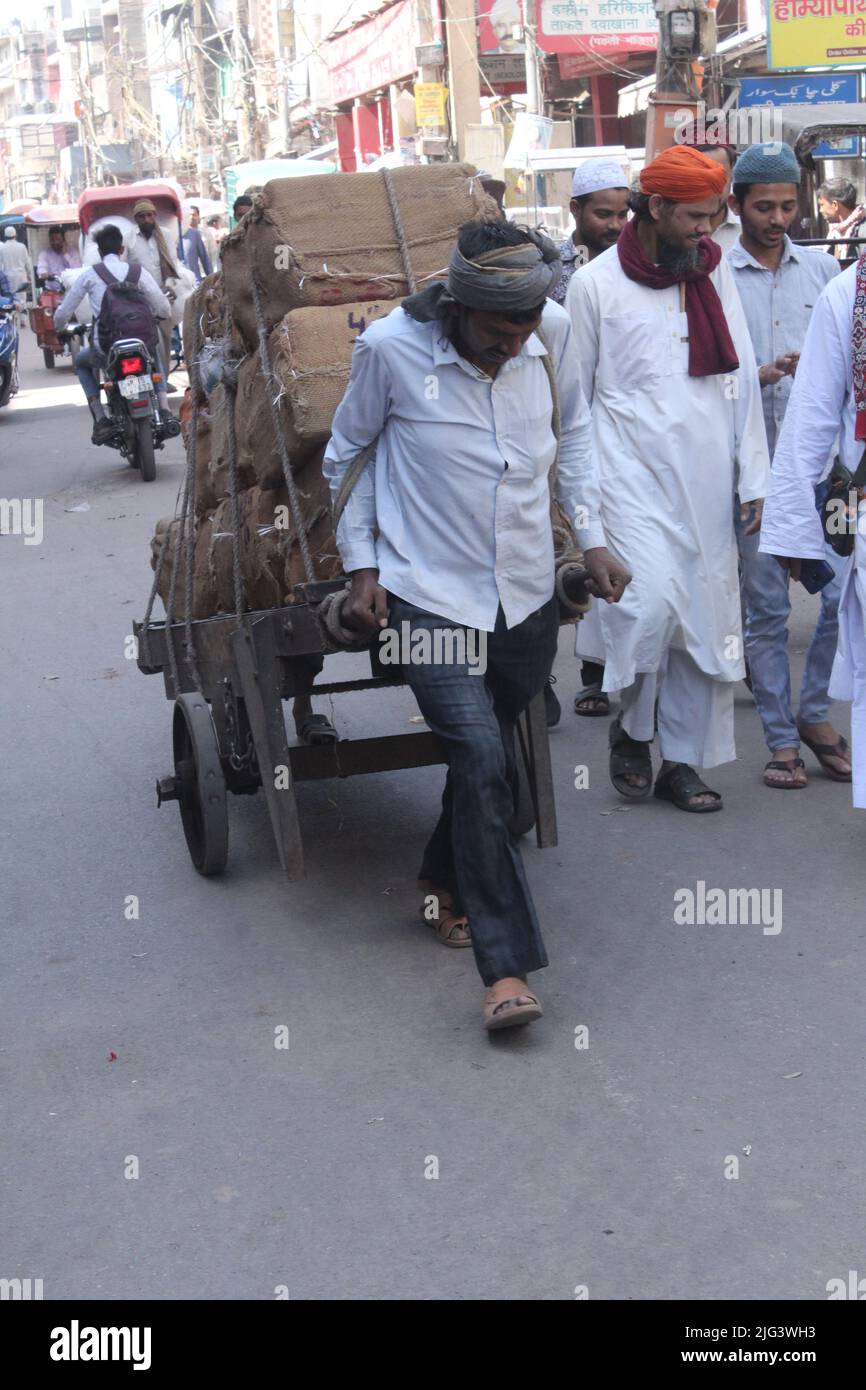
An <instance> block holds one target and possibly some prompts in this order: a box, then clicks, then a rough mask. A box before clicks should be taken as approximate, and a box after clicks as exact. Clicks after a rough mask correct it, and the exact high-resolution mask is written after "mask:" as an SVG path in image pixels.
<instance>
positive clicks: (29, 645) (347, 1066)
mask: <svg viewBox="0 0 866 1390" xmlns="http://www.w3.org/2000/svg"><path fill="white" fill-rule="evenodd" d="M23 337H24V349H23V353H24V365H23V373H22V390H21V393H20V395H19V396H18V397H17V398H16V399H15V401H14V402H13V404H12V406H11V408H9V409H5V410H3V411H0V496H2V497H4V498H7V499H9V498H16V497H17V498H42V499H44V537H43V540H42V543H41V544H34V545H26V544H25V543H24V538H23V537H21V536H14V535H4V536H2V537H0V557H2V597H0V608H2V634H0V650H2V652H3V682H2V702H3V704H2V730H3V788H4V792H3V796H2V801H0V816H2V842H3V846H4V872H3V892H2V917H3V922H4V928H3V929H4V936H5V941H4V946H3V959H4V970H3V982H4V990H3V995H4V998H3V1006H2V1012H0V1085H2V1090H3V1094H4V1098H5V1109H6V1120H5V1122H4V1123H3V1126H2V1138H0V1146H2V1161H0V1181H2V1186H3V1193H2V1201H0V1223H2V1235H0V1276H2V1277H4V1278H13V1277H20V1278H41V1279H43V1281H44V1296H45V1298H46V1299H48V1298H53V1299H73V1298H74V1299H83V1298H94V1299H109V1300H110V1299H137V1298H158V1299H175V1298H194V1299H209V1298H218V1299H273V1298H274V1297H275V1296H279V1294H280V1293H281V1292H286V1291H287V1292H288V1296H289V1297H290V1298H291V1299H323V1298H324V1299H413V1300H414V1299H484V1300H492V1299H493V1300H495V1299H513V1300H517V1299H532V1300H535V1299H545V1300H556V1299H572V1298H574V1297H575V1291H576V1290H577V1291H578V1294H580V1292H581V1291H585V1292H586V1294H587V1295H588V1297H589V1298H590V1299H674V1298H687V1299H721V1298H733V1299H743V1300H749V1299H758V1298H769V1299H791V1298H793V1299H823V1298H826V1292H825V1286H826V1283H827V1281H828V1280H829V1279H831V1278H842V1279H846V1278H847V1275H848V1271H849V1270H850V1269H861V1270H862V1269H863V1259H864V1253H863V1241H862V1220H861V1217H862V1210H863V1118H862V1095H863V1081H862V1079H863V1003H862V981H863V978H864V973H866V969H864V966H866V962H864V954H866V952H864V945H866V922H864V915H863V910H862V901H861V895H860V892H859V889H858V887H857V884H858V881H859V878H860V868H859V866H860V865H861V864H862V862H863V846H864V843H866V818H864V817H863V816H862V814H859V813H856V812H854V811H853V810H852V808H851V792H850V788H849V787H847V786H840V785H836V784H834V783H832V782H831V781H830V780H829V779H828V778H826V777H825V776H824V775H823V774H822V773H821V771H820V770H819V768H818V767H817V764H816V763H815V760H814V758H812V756H811V754H809V753H808V751H807V752H806V753H805V754H804V756H805V759H806V762H807V767H808V771H809V779H810V780H809V786H808V788H807V789H806V790H805V791H801V792H798V793H797V795H793V794H782V793H780V792H777V791H771V790H768V789H766V788H764V787H763V785H762V784H761V779H760V772H761V768H762V767H763V764H764V762H765V761H766V758H767V756H768V755H767V753H766V750H765V748H764V744H763V740H762V737H761V731H760V725H759V722H758V719H757V715H756V713H755V711H754V709H753V707H752V703H751V699H750V697H749V694H748V691H747V690H746V688H745V687H744V686H740V687H738V691H737V733H738V749H739V755H740V756H739V761H738V762H737V763H735V764H732V765H730V766H727V767H724V768H721V769H718V770H717V771H715V772H714V773H713V774H712V776H711V777H710V778H709V780H710V782H711V785H713V786H714V787H716V788H718V790H720V791H721V792H722V793H723V794H724V797H725V809H724V811H723V812H722V813H721V814H719V815H709V816H706V815H705V816H688V815H685V814H683V813H682V812H680V811H678V810H676V809H675V808H673V807H671V806H668V805H663V804H661V803H658V802H655V801H653V800H650V801H648V802H643V803H640V804H637V805H634V804H629V803H625V802H623V801H622V800H621V799H620V798H619V797H618V796H617V795H616V793H615V792H614V791H613V790H612V788H611V786H610V784H609V781H608V777H607V729H608V722H607V721H606V720H603V719H597V720H588V719H578V718H576V717H575V716H574V714H573V713H572V712H571V701H572V698H573V694H574V691H575V690H576V689H577V687H578V685H579V673H578V667H577V664H576V662H575V660H574V657H573V655H572V645H573V635H572V630H571V629H569V628H564V629H563V630H562V633H561V643H560V653H559V659H558V663H557V666H556V674H557V677H558V684H557V691H558V693H559V695H560V698H561V699H562V702H563V706H564V713H563V719H562V723H561V725H560V727H559V728H558V729H556V730H555V731H554V733H553V734H552V737H551V745H552V754H553V762H554V775H555V782H556V796H557V811H558V820H559V846H558V848H556V849H547V850H539V849H537V848H536V847H535V844H534V840H533V839H532V837H531V836H530V837H527V839H526V840H525V841H524V845H525V849H524V855H525V861H526V864H527V870H528V874H529V878H530V881H531V883H532V887H533V891H534V894H535V899H536V904H537V908H538V911H539V915H540V918H541V922H542V926H543V930H544V933H545V938H546V942H547V946H548V951H549V954H550V960H551V964H550V967H549V968H548V969H547V970H546V971H544V972H541V973H540V974H539V975H538V976H535V977H533V984H534V985H536V986H537V987H538V989H539V991H540V993H541V998H542V1001H543V1004H544V1007H545V1016H544V1018H543V1020H542V1021H541V1022H540V1023H538V1024H535V1025H534V1026H533V1027H531V1028H529V1029H524V1030H518V1031H517V1032H515V1033H513V1034H510V1035H509V1034H507V1033H506V1034H503V1035H499V1036H497V1037H496V1038H494V1039H491V1038H489V1037H488V1036H487V1035H486V1034H485V1033H484V1032H483V1031H482V1028H481V1021H480V1005H481V998H482V990H481V986H480V982H479V980H478V977H477V974H476V972H475V969H474V965H473V960H472V956H471V953H470V952H466V951H462V952H461V951H449V950H446V949H444V948H443V947H442V946H441V945H440V944H439V943H438V942H437V941H436V940H435V938H434V936H433V934H432V932H431V931H430V930H429V929H428V928H426V927H425V926H424V924H423V923H422V922H421V920H420V918H419V916H418V907H419V902H420V895H419V894H418V892H417V890H416V889H415V874H416V871H417V867H418V863H419V859H420V855H421V850H422V847H423V844H424V840H425V837H426V834H427V833H428V832H429V829H430V828H431V825H432V823H433V820H434V818H435V816H436V814H437V807H438V801H439V796H440V793H441V784H442V777H443V772H442V769H440V768H432V769H429V768H428V769H420V770H414V771H404V772H397V773H390V774H381V775H376V776H369V777H361V778H356V779H349V780H346V781H341V782H336V781H335V782H321V783H314V784H306V785H304V786H302V787H301V788H300V789H299V792H298V799H299V805H300V813H301V820H302V825H303V832H304V843H305V850H306V860H307V875H306V878H305V879H304V880H303V881H302V882H299V883H294V884H290V883H288V882H287V881H286V879H285V877H284V876H283V874H282V872H281V870H280V868H279V864H278V861H277V856H276V850H275V847H274V844H273V840H272V837H271V831H270V826H269V821H268V817H267V812H266V808H265V804H264V800H263V798H262V796H261V795H258V796H256V797H246V798H235V799H233V800H231V802H230V806H229V814H230V858H229V866H228V870H227V872H226V874H225V875H224V876H223V877H222V878H215V879H209V880H205V879H202V878H200V877H199V876H198V875H197V873H196V872H195V870H194V869H193V867H192V864H191V862H190V860H189V857H188V854H187V850H186V845H185V842H184V839H183V835H182V832H181V826H180V817H179V813H178V810H177V807H176V806H175V805H166V806H163V807H162V808H161V809H159V810H158V809H157V805H156V797H155V780H156V778H157V776H159V775H162V774H166V773H168V772H170V771H171V770H172V768H171V706H170V705H169V704H168V702H167V701H166V699H165V695H164V689H163V684H162V681H161V679H160V677H159V676H151V677H148V678H145V677H144V676H143V675H141V674H140V673H139V671H138V669H137V667H136V665H135V662H134V661H133V660H130V659H128V657H127V656H126V655H125V639H126V638H127V636H128V635H129V634H130V633H131V631H132V621H133V618H140V617H141V616H142V615H143V612H144V607H145V603H146V599H147V594H148V591H149V586H150V581H151V570H150V565H149V540H150V536H151V534H152V532H153V525H154V522H155V521H156V519H157V518H158V517H160V516H163V515H165V514H168V513H171V512H172V511H173V508H174V502H175V496H176V493H177V489H178V484H179V481H180V477H181V471H182V458H183V453H182V446H181V443H180V441H179V440H173V441H170V443H169V444H168V446H167V447H166V449H165V450H164V451H163V453H162V454H159V455H158V475H157V480H156V482H155V483H153V484H149V485H145V484H142V482H141V480H140V478H139V476H138V474H137V473H135V472H134V471H133V470H131V469H130V468H129V467H128V466H127V465H126V463H125V462H124V460H123V459H121V458H120V456H119V455H118V454H116V453H114V452H112V451H109V450H107V449H96V448H93V447H92V446H91V445H90V442H89V434H90V429H89V423H88V419H87V415H86V411H85V407H84V403H83V398H82V397H81V394H80V391H79V389H78V385H77V382H76V379H75V377H74V374H73V372H72V370H71V367H70V366H69V364H68V359H67V360H66V361H65V362H61V363H60V364H59V365H58V367H57V369H56V370H55V371H53V372H48V371H46V370H45V368H44V367H43V366H42V363H41V358H40V357H38V356H37V353H36V350H35V347H34V345H33V339H32V336H31V335H30V333H29V331H25V333H24V335H23ZM174 399H175V400H177V399H178V398H174ZM816 604H817V600H816V599H812V598H809V597H808V596H807V595H805V594H798V596H797V600H796V620H795V622H794V624H793V630H792V650H793V653H794V661H793V664H794V672H795V679H797V680H798V679H799V674H800V671H801V669H802V660H803V651H804V648H805V646H806V644H807V641H808V636H809V628H810V622H813V621H814V614H815V611H816ZM357 663H358V659H357V658H352V657H344V656H340V657H335V658H333V659H330V661H329V667H328V674H329V676H331V677H332V678H339V677H341V676H345V675H350V674H351V673H352V672H353V671H355V670H356V669H357ZM362 664H363V663H362ZM317 707H318V708H320V709H328V708H329V706H328V705H327V704H326V703H325V701H323V700H322V701H320V702H319V704H318V706H317ZM331 708H332V709H333V717H334V719H335V721H336V723H337V725H338V728H339V731H340V734H341V736H342V737H349V738H351V737H358V736H372V735H374V734H377V733H382V734H387V733H395V732H411V731H412V729H413V727H414V726H413V725H412V723H411V722H410V721H411V720H412V719H413V716H415V715H416V709H415V706H414V702H413V700H412V697H411V695H410V694H409V692H408V691H403V690H397V691H389V692H386V693H385V694H384V695H383V694H381V693H375V694H370V693H364V694H354V695H345V696H342V697H339V699H337V700H335V701H334V703H333V706H331ZM834 715H835V717H836V718H837V719H838V720H839V721H841V727H842V729H843V730H844V731H845V732H847V730H848V715H847V709H845V708H836V709H835V710H834ZM582 767H585V768H586V769H587V770H588V771H587V775H588V782H589V785H588V786H587V787H583V786H582V787H581V789H579V790H578V789H576V788H575V781H577V782H579V783H582V782H583V781H584V780H585V778H584V776H583V775H582V774H579V773H578V774H577V775H576V771H575V770H576V769H578V768H582ZM698 881H702V882H703V883H705V885H706V888H707V890H709V889H711V888H722V889H725V890H727V889H740V888H743V889H751V888H754V889H768V890H773V889H778V890H780V891H781V893H782V918H781V930H778V931H773V930H772V929H771V930H769V931H768V930H766V929H765V927H764V926H762V925H761V924H760V923H756V924H753V925H749V924H744V925H681V924H678V923H677V922H675V920H674V913H675V897H674V895H675V894H676V893H677V892H678V891H679V890H682V889H686V888H691V889H695V887H696V884H697V883H698ZM131 895H134V896H135V897H136V898H137V900H138V909H137V910H138V916H137V917H136V916H135V915H134V911H135V905H134V904H133V905H132V907H130V898H131ZM775 901H776V902H778V900H775ZM131 914H133V915H131ZM282 1029H288V1041H289V1046H288V1047H287V1048H286V1047H277V1046H275V1043H276V1042H277V1041H278V1040H279V1039H280V1038H284V1037H285V1034H284V1033H281V1032H279V1031H278V1030H282ZM576 1030H579V1031H576ZM576 1044H577V1045H576ZM584 1044H586V1045H584ZM433 1160H435V1162H434V1161H433ZM732 1160H736V1162H733V1161H732ZM437 1170H438V1176H432V1175H433V1174H435V1173H436V1172H437ZM136 1173H137V1176H136Z"/></svg>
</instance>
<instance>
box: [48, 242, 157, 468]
mask: <svg viewBox="0 0 866 1390" xmlns="http://www.w3.org/2000/svg"><path fill="white" fill-rule="evenodd" d="M96 246H97V249H98V251H99V255H100V258H101V260H102V263H103V265H104V266H105V268H106V269H107V270H109V271H110V272H111V274H112V275H113V276H114V278H115V280H125V279H126V277H127V275H128V274H129V265H128V263H127V262H126V261H122V260H121V259H120V253H121V251H122V250H123V233H122V232H121V230H120V228H119V227H115V226H114V225H113V224H111V223H109V224H108V226H105V227H102V228H100V230H99V231H98V232H97V233H96ZM138 285H139V289H140V290H141V292H142V294H143V295H144V297H145V299H146V300H147V302H148V304H149V305H150V307H151V309H152V310H153V313H154V317H155V318H156V319H157V321H159V320H160V319H165V318H167V317H169V316H170V315H171V305H170V304H169V302H168V300H167V299H166V297H165V295H164V294H163V293H162V290H161V289H160V288H159V286H158V285H157V284H156V282H155V281H154V279H153V277H152V276H151V275H149V274H148V272H147V271H146V270H142V272H141V279H140V280H139V282H138ZM105 288H106V287H105V283H104V281H103V280H101V279H100V277H99V276H98V275H97V273H96V271H95V270H94V269H93V268H92V267H91V268H90V269H89V270H86V271H85V272H84V274H83V275H79V276H78V278H77V280H76V281H75V283H74V285H73V286H72V288H71V289H70V290H69V291H68V293H67V294H66V295H65V296H64V299H63V303H62V304H61V305H60V308H59V309H58V310H57V312H56V314H55V315H54V327H55V328H56V329H57V331H58V332H62V331H63V330H64V329H65V328H66V325H67V324H68V323H69V320H70V319H71V318H72V315H73V313H74V312H75V309H76V308H77V306H78V305H79V304H80V303H81V301H82V299H83V298H84V296H85V295H87V296H88V297H89V299H90V303H91V307H92V309H93V320H94V329H93V347H92V348H82V350H81V352H79V354H78V356H77V358H76V359H75V370H76V372H77V373H78V380H79V381H80V382H81V387H82V390H83V391H84V395H85V397H86V399H87V405H88V408H89V410H90V413H91V415H92V416H93V422H94V423H93V433H92V435H91V439H92V442H93V443H94V444H106V443H107V442H108V440H109V439H111V437H112V435H113V434H114V425H113V423H112V421H111V420H109V419H107V418H106V415H105V409H104V407H103V404H102V396H101V394H100V389H99V382H98V380H97V378H96V371H95V369H96V368H98V367H101V366H103V365H104V363H105V355H104V352H103V349H102V345H101V344H100V342H99V324H98V319H99V310H100V308H101V307H102V299H103V296H104V294H105ZM110 302H111V301H109V303H110ZM160 365H161V364H160ZM162 377H163V380H162V382H161V383H160V384H159V386H158V387H157V393H156V398H157V404H158V406H159V413H160V420H159V424H158V427H159V430H160V433H161V436H162V438H164V439H168V438H172V437H173V436H174V435H177V434H180V425H179V424H178V422H177V420H175V418H174V416H173V415H172V414H171V411H170V410H169V405H168V397H167V396H166V391H165V372H164V370H163V372H162Z"/></svg>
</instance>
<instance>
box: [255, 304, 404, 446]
mask: <svg viewBox="0 0 866 1390" xmlns="http://www.w3.org/2000/svg"><path fill="white" fill-rule="evenodd" d="M393 308H394V304H393V302H391V301H387V300H386V301H381V300H374V301H372V302H371V303H354V304H343V305H335V306H333V307H330V308H325V309H293V310H292V312H291V313H289V314H286V317H285V318H284V319H283V320H282V322H281V323H279V324H278V325H277V327H276V328H275V329H274V331H273V333H272V334H271V336H270V340H269V346H270V348H271V358H272V361H273V363H274V371H275V374H276V375H277V376H278V377H279V380H280V383H281V384H282V385H283V386H284V388H285V392H286V396H287V398H288V400H287V403H288V410H289V414H290V416H291V420H292V425H293V430H294V434H295V435H296V437H297V439H298V441H299V444H300V446H301V448H302V449H303V450H304V451H305V452H307V453H309V451H310V449H312V448H314V447H316V446H319V445H322V444H327V442H328V439H329V438H330V435H331V423H332V421H333V418H334V411H335V410H336V409H337V406H338V405H339V404H340V401H341V400H342V399H343V395H344V393H345V390H346V385H347V383H348V380H349V372H350V370H351V367H352V351H353V349H354V346H355V341H356V339H357V338H358V336H359V335H360V334H361V333H363V332H364V329H365V328H367V327H368V325H369V324H371V323H375V321H376V319H380V318H384V316H385V315H386V314H389V313H390V312H391V310H392V309H393Z"/></svg>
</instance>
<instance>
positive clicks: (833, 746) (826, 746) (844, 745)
mask: <svg viewBox="0 0 866 1390" xmlns="http://www.w3.org/2000/svg"><path fill="white" fill-rule="evenodd" d="M799 732H800V741H801V743H805V745H806V747H807V748H809V749H811V751H812V752H813V753H814V754H815V757H816V758H817V759H818V762H819V763H820V764H821V766H822V767H823V769H824V771H825V772H826V774H827V776H828V777H832V779H833V781H834V782H850V781H851V775H852V774H851V773H850V772H840V771H839V769H838V767H833V765H832V763H830V762H829V761H828V759H829V758H843V759H844V760H845V761H846V762H850V761H851V759H850V757H849V754H850V752H851V749H850V747H849V746H848V740H847V739H846V738H843V737H842V735H841V734H840V735H839V742H838V743H816V742H815V740H814V739H813V738H807V736H806V735H805V734H804V733H803V730H802V729H800V731H799Z"/></svg>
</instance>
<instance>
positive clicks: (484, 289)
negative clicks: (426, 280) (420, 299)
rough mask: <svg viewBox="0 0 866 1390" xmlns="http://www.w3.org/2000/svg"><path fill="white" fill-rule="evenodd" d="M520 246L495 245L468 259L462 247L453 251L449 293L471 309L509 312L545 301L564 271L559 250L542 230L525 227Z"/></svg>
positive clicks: (534, 306)
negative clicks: (491, 248)
mask: <svg viewBox="0 0 866 1390" xmlns="http://www.w3.org/2000/svg"><path fill="white" fill-rule="evenodd" d="M521 231H523V233H524V234H525V237H526V240H525V241H523V242H522V243H521V244H520V245H519V246H495V247H494V248H493V250H492V251H482V252H481V254H480V255H479V256H477V257H475V259H474V260H471V261H469V260H467V259H466V257H465V256H464V255H463V254H462V252H461V250H460V248H459V246H455V247H454V250H453V252H452V253H451V261H450V263H449V266H448V292H449V294H450V295H451V296H452V298H454V299H456V300H457V303H458V304H465V305H466V307H467V308H468V309H487V310H489V312H491V313H495V314H503V315H507V314H508V313H509V312H514V313H522V312H523V311H524V310H526V309H535V308H537V307H538V305H540V304H543V303H544V301H545V299H546V298H547V295H548V293H549V291H550V290H552V289H553V287H554V285H555V284H557V282H558V280H559V277H560V274H561V272H562V263H561V261H560V259H559V251H558V249H557V247H556V245H555V243H554V242H552V241H551V240H550V238H549V237H546V236H544V234H543V233H542V232H536V231H533V230H532V229H531V228H529V227H523V228H521Z"/></svg>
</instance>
